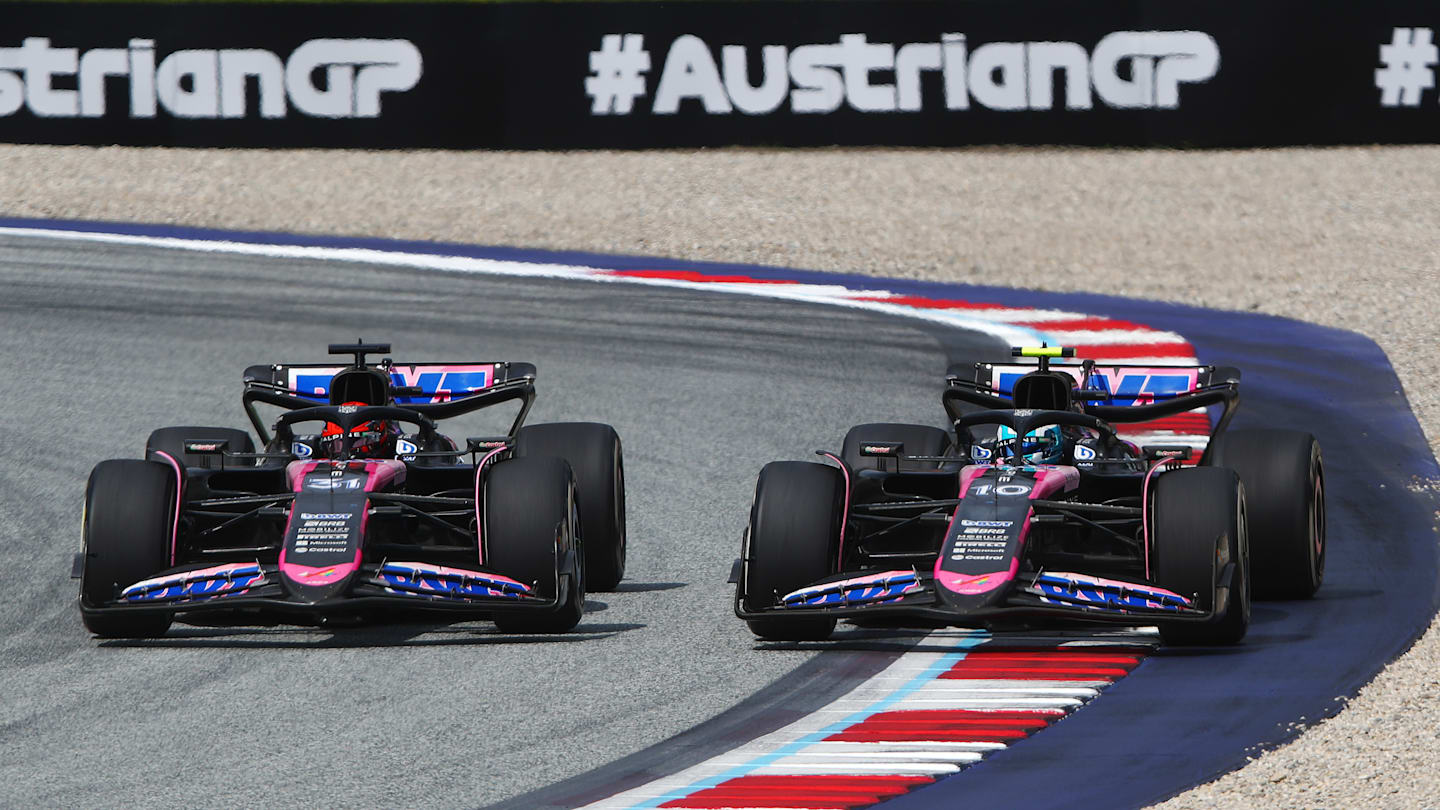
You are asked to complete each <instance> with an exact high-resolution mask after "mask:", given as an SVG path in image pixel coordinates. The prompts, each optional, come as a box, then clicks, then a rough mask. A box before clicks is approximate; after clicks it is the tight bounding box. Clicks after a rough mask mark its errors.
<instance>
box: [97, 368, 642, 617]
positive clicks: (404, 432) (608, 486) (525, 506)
mask: <svg viewBox="0 0 1440 810" xmlns="http://www.w3.org/2000/svg"><path fill="white" fill-rule="evenodd" d="M389 351H390V347H389V346H388V345H386V344H364V343H357V344H354V345H332V346H330V353H331V354H352V355H354V358H355V359H354V363H353V364H351V365H349V366H334V365H329V366H326V365H318V364H317V365H260V366H252V367H250V368H249V369H247V370H246V372H245V379H244V386H245V387H244V393H243V395H242V402H243V405H244V408H245V411H246V413H247V414H248V416H249V418H250V421H251V422H252V423H253V424H254V426H255V432H256V434H257V435H258V437H259V439H260V442H261V444H262V446H263V447H264V452H260V453H257V452H255V444H254V442H253V441H252V439H251V436H250V435H249V434H248V433H246V432H245V431H241V430H235V429H231V428H218V427H169V428H161V429H159V430H156V431H155V432H154V433H152V434H151V435H150V439H149V442H148V443H147V445H146V448H145V458H144V460H132V459H120V460H110V461H102V462H100V464H99V465H97V466H96V467H95V469H94V471H93V472H92V473H91V474H90V481H89V485H88V486H87V488H86V492H85V516H84V519H83V529H82V532H83V537H84V550H83V552H82V553H81V554H79V555H77V556H76V564H75V569H74V573H75V575H76V576H78V577H79V579H80V580H81V586H80V614H81V617H82V619H83V620H84V623H85V626H86V627H87V628H89V629H90V630H91V632H93V633H95V634H96V635H99V636H102V637H150V636H158V635H161V634H163V633H165V632H166V630H167V629H168V628H169V627H170V624H171V622H172V620H173V619H174V618H175V616H176V615H185V614H199V613H202V612H204V613H212V614H221V615H222V616H223V617H224V619H225V620H227V621H232V622H234V623H238V624H253V623H262V622H264V623H270V622H275V621H289V622H294V623H315V622H321V621H327V620H336V619H343V620H353V619H358V618H383V617H384V616H385V615H387V613H393V612H395V611H397V610H415V609H418V610H423V611H435V612H441V613H445V614H448V615H451V616H454V617H456V618H457V619H458V618H484V619H493V620H494V622H495V623H496V624H497V625H498V626H499V627H500V629H502V630H506V631H511V632H538V633H553V632H564V631H566V630H569V629H570V628H572V627H574V626H575V624H576V623H577V622H579V620H580V616H581V612H582V609H583V604H584V599H585V591H586V588H587V586H588V587H589V588H591V589H594V590H610V589H613V588H614V587H615V586H616V585H617V584H618V583H619V582H620V579H621V577H622V576H623V575H624V570H625V483H624V466H623V460H622V455H621V447H620V439H619V437H618V436H617V435H616V433H615V430H614V429H613V428H611V427H610V426H609V425H602V424H595V423H580V422H576V423H559V424H543V425H530V426H523V422H524V420H525V416H526V414H527V413H528V412H529V410H530V406H531V404H532V403H533V402H534V399H535V385H534V382H535V367H534V366H533V365H531V364H529V363H507V362H488V363H419V364H404V365H402V364H397V363H394V362H392V361H391V360H390V359H389V358H386V359H384V360H381V361H379V362H377V363H367V362H366V355H367V354H383V353H387V352H389ZM504 402H512V403H517V404H518V413H517V415H516V416H515V419H514V422H513V423H512V424H511V426H510V429H509V432H508V433H507V434H506V435H504V436H499V437H495V438H471V439H466V440H465V444H464V446H463V447H462V446H461V445H459V444H457V443H456V442H455V441H454V440H453V439H451V438H450V437H448V436H445V435H443V434H442V433H440V432H439V430H438V428H437V425H436V420H438V419H445V418H450V417H454V416H459V415H461V414H466V413H470V412H473V411H476V410H479V409H481V408H487V407H490V406H492V405H497V404H500V403H504ZM257 403H261V404H268V405H271V406H276V407H278V408H281V409H284V412H282V413H281V414H280V415H279V418H278V419H277V420H276V421H275V422H274V425H273V431H274V432H273V435H272V434H271V433H270V432H269V431H267V430H266V427H265V424H264V422H263V421H262V420H261V418H260V415H259V413H257V410H256V404H257ZM302 425H310V426H312V427H314V428H315V429H314V430H313V431H311V432H302V431H299V430H298V428H299V427H300V426H302ZM402 426H404V427H402ZM212 618H214V617H212Z"/></svg>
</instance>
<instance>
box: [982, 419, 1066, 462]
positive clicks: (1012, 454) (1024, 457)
mask: <svg viewBox="0 0 1440 810" xmlns="http://www.w3.org/2000/svg"><path fill="white" fill-rule="evenodd" d="M999 439H1000V441H999V442H997V444H998V445H999V446H1000V447H1001V448H1003V449H1002V450H1001V452H1000V453H998V455H999V456H1000V457H1001V458H1006V459H1010V460H1011V461H1014V462H1019V463H1022V464H1059V463H1060V462H1061V461H1063V460H1064V459H1065V444H1064V439H1063V437H1062V436H1061V435H1060V426H1059V425H1046V426H1045V427H1042V428H1036V429H1035V430H1032V431H1030V432H1029V433H1026V434H1025V440H1024V441H1015V430H1014V429H1013V428H1010V427H1007V426H1005V425H1001V426H1000V436H999Z"/></svg>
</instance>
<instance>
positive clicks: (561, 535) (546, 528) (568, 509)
mask: <svg viewBox="0 0 1440 810" xmlns="http://www.w3.org/2000/svg"><path fill="white" fill-rule="evenodd" d="M575 494H576V489H575V481H574V479H573V477H572V476H571V474H570V466H569V465H568V464H566V463H565V461H564V459H559V458H552V457H547V458H517V459H510V460H507V461H501V462H500V463H498V464H496V465H495V466H494V467H491V468H490V471H489V473H487V474H486V478H485V528H484V534H485V536H484V540H485V546H486V556H485V565H486V567H488V568H493V569H495V571H497V572H499V573H501V574H504V575H505V576H507V577H511V578H512V579H517V580H519V581H521V582H523V583H525V584H526V585H531V584H534V585H535V586H536V590H537V592H538V594H539V595H540V596H543V597H546V598H548V599H554V598H555V596H556V590H555V589H556V585H557V584H559V585H560V586H561V587H562V588H563V590H564V591H565V594H564V601H563V602H562V603H561V605H560V607H559V609H558V610H556V611H555V612H554V613H546V614H535V613H513V614H509V615H505V614H501V615H498V616H496V617H495V626H496V627H499V628H500V629H501V630H503V631H504V632H507V633H563V632H565V631H567V630H569V629H571V628H572V627H574V626H575V625H576V624H579V623H580V616H581V614H582V613H584V610H585V575H584V560H583V556H582V555H583V551H582V549H580V548H577V544H578V538H577V537H576V532H575V528H576V525H577V524H578V522H579V521H578V512H579V507H578V505H577V503H576V500H575ZM572 549H573V550H574V551H575V552H576V553H575V554H574V555H572V556H573V568H572V570H570V571H562V572H561V573H560V575H559V576H558V577H557V575H556V572H557V570H559V567H560V565H561V564H562V561H561V560H557V559H556V554H557V552H558V553H559V554H561V555H564V554H565V553H566V552H567V551H570V550H572Z"/></svg>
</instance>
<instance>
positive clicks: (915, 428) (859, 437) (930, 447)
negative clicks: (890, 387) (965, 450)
mask: <svg viewBox="0 0 1440 810" xmlns="http://www.w3.org/2000/svg"><path fill="white" fill-rule="evenodd" d="M867 442H902V443H904V445H905V450H904V454H905V455H907V456H940V455H945V451H947V450H949V449H950V447H951V441H950V434H948V433H946V432H945V431H943V430H941V429H940V428H937V427H933V426H931V425H901V424H887V423H884V422H876V423H871V424H867V425H856V426H855V427H853V428H850V432H849V433H846V434H845V443H844V445H843V449H842V450H841V451H840V457H841V458H843V459H845V463H846V464H848V465H850V469H852V470H878V469H887V470H894V469H895V466H896V464H895V462H894V461H892V460H890V459H888V458H885V457H883V456H865V455H861V454H860V446H861V445H862V444H865V443H867ZM956 460H957V461H958V460H959V459H956ZM939 466H940V464H939V463H937V462H934V461H902V462H900V469H902V470H933V469H936V468H937V467H939Z"/></svg>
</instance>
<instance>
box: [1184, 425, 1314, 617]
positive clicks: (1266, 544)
mask: <svg viewBox="0 0 1440 810" xmlns="http://www.w3.org/2000/svg"><path fill="white" fill-rule="evenodd" d="M1211 463H1212V464H1214V465H1215V466H1216V467H1229V468H1230V469H1232V470H1234V471H1235V472H1236V473H1237V474H1238V475H1239V476H1240V480H1241V481H1243V482H1244V483H1245V499H1246V505H1247V506H1248V507H1249V518H1250V527H1249V528H1250V566H1251V568H1250V570H1251V574H1252V576H1253V580H1254V589H1255V598H1257V599H1308V598H1310V597H1312V596H1314V595H1315V592H1316V591H1317V590H1319V589H1320V584H1321V582H1322V581H1323V580H1324V579H1325V470H1324V465H1323V464H1322V462H1321V458H1320V443H1319V442H1317V441H1316V440H1315V437H1314V436H1312V435H1310V434H1309V433H1302V432H1300V431H1295V430H1237V431H1230V432H1227V433H1224V434H1221V436H1220V437H1219V438H1217V439H1216V440H1215V445H1214V448H1213V450H1212V452H1211Z"/></svg>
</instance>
